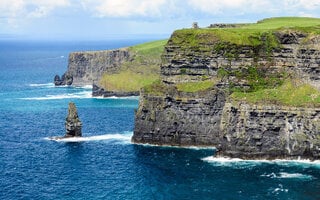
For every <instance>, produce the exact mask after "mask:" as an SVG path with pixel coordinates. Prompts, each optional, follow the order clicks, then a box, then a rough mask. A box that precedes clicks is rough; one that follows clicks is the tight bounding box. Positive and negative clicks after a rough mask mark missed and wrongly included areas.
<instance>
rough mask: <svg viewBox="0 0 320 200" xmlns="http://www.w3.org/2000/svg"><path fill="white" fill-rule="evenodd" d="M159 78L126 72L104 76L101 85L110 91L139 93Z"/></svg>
mask: <svg viewBox="0 0 320 200" xmlns="http://www.w3.org/2000/svg"><path fill="white" fill-rule="evenodd" d="M158 78H159V75H158V74H148V75H146V74H141V73H136V72H134V71H130V70H125V71H121V72H120V73H118V74H104V76H103V77H102V80H101V81H100V83H101V84H102V85H103V87H104V88H105V89H107V90H110V91H122V92H130V91H139V90H140V88H142V87H144V86H146V85H150V84H151V83H153V82H154V81H155V80H157V79H158Z"/></svg>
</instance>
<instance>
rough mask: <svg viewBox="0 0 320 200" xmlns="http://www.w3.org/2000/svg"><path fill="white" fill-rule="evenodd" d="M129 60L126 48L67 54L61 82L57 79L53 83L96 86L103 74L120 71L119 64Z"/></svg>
mask: <svg viewBox="0 0 320 200" xmlns="http://www.w3.org/2000/svg"><path fill="white" fill-rule="evenodd" d="M130 58H131V57H130V52H129V50H128V49H127V48H123V49H116V50H105V51H84V52H72V53H70V54H69V59H68V69H67V71H66V72H65V74H64V75H63V76H62V77H61V79H62V80H61V79H60V82H59V79H57V80H58V81H56V82H55V83H56V85H66V84H67V85H74V86H84V85H91V84H93V83H96V84H98V83H99V81H100V79H101V78H102V76H103V74H104V73H116V72H117V71H119V70H120V67H121V64H122V63H124V62H126V61H128V60H130ZM70 79H72V80H70ZM68 80H69V81H68Z"/></svg>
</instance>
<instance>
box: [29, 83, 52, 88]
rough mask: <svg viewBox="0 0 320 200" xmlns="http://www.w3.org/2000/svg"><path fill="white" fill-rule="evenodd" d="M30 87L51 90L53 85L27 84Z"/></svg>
mask: <svg viewBox="0 0 320 200" xmlns="http://www.w3.org/2000/svg"><path fill="white" fill-rule="evenodd" d="M29 86H30V87H41V88H53V87H54V84H53V83H31V84H29Z"/></svg>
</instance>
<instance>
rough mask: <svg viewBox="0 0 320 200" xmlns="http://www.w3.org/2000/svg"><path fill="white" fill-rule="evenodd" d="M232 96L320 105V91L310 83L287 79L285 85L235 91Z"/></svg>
mask: <svg viewBox="0 0 320 200" xmlns="http://www.w3.org/2000/svg"><path fill="white" fill-rule="evenodd" d="M231 98H232V99H233V100H235V101H246V102H249V103H253V104H257V103H272V104H277V105H286V106H296V107H320V92H319V91H318V90H317V89H315V88H313V87H312V86H310V85H308V84H302V83H297V81H293V80H286V81H285V83H284V84H283V85H281V86H280V87H278V88H274V89H264V90H258V91H255V92H250V93H246V92H234V93H233V94H232V95H231Z"/></svg>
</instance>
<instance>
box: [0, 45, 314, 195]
mask: <svg viewBox="0 0 320 200" xmlns="http://www.w3.org/2000/svg"><path fill="white" fill-rule="evenodd" d="M139 42H142V40H119V41H116V40H113V41H104V42H87V43H85V42H23V41H19V42H17V41H16V42H15V41H2V42H0V72H1V73H0V199H113V200H114V199H306V200H307V199H315V200H316V199H320V164H319V162H318V163H306V162H304V163H300V162H284V161H282V162H280V161H279V162H273V163H272V162H243V161H237V160H233V161H228V160H221V159H220V160H219V159H213V158H212V157H211V155H212V154H213V152H214V150H210V149H182V148H165V147H152V146H139V145H133V144H131V143H130V138H131V136H132V131H133V126H134V109H135V108H137V106H138V98H124V99H97V98H92V97H91V96H90V92H91V90H90V88H85V87H84V88H70V87H54V86H53V85H52V84H51V82H52V79H53V77H54V75H55V74H62V73H63V72H64V71H65V70H66V66H67V59H68V53H69V52H70V51H79V50H99V49H111V48H118V47H123V46H128V45H133V44H136V43H139ZM69 101H73V102H75V103H76V105H77V107H78V112H79V116H80V119H81V120H82V122H83V135H84V136H85V137H84V138H83V139H82V140H76V141H60V142H57V141H52V140H49V139H48V137H51V136H62V135H64V131H65V130H64V120H65V117H66V115H67V107H68V102H69Z"/></svg>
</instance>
